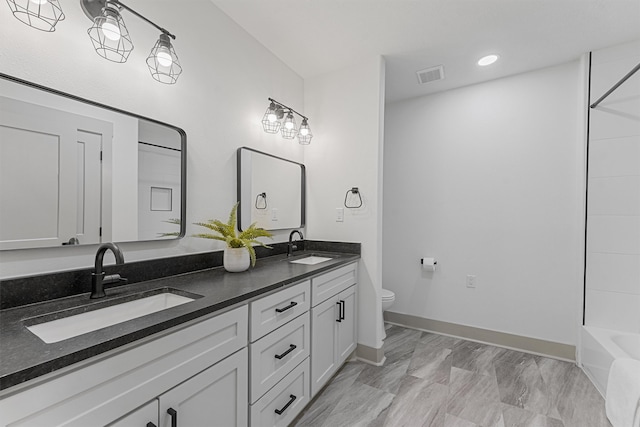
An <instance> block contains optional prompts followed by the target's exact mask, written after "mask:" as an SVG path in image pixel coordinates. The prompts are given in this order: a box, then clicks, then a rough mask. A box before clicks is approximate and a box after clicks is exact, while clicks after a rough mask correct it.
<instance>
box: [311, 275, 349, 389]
mask: <svg viewBox="0 0 640 427" xmlns="http://www.w3.org/2000/svg"><path fill="white" fill-rule="evenodd" d="M356 283H357V264H356V263H354V264H349V265H347V266H345V267H341V268H338V269H336V270H333V271H330V272H329V273H326V274H323V275H321V276H318V277H316V278H313V279H312V280H311V289H312V299H311V301H312V305H313V308H312V309H311V325H312V330H311V337H312V340H311V397H313V396H315V395H316V393H317V392H318V391H319V390H320V389H321V388H322V387H323V386H324V385H325V384H326V382H327V381H328V380H329V379H330V378H331V376H332V375H333V374H334V373H335V372H336V371H337V370H338V368H339V367H340V366H341V365H342V363H344V361H345V360H346V359H347V357H348V356H349V355H350V354H351V352H353V350H355V348H356V339H357V329H356V328H357V322H356V319H357V292H356V288H357V287H356Z"/></svg>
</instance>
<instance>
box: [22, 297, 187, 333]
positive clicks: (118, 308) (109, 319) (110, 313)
mask: <svg viewBox="0 0 640 427" xmlns="http://www.w3.org/2000/svg"><path fill="white" fill-rule="evenodd" d="M190 301H193V298H188V297H183V296H181V295H176V294H172V293H169V292H165V293H160V294H156V295H152V296H149V297H146V298H140V299H137V300H134V301H128V302H123V303H120V304H116V305H112V306H109V307H105V308H101V309H98V310H93V311H88V312H85V313H81V314H76V315H74V316H69V317H63V318H62V319H56V320H52V321H49V322H44V323H39V324H37V325H32V326H27V329H29V330H30V331H31V332H33V333H34V334H36V335H37V336H38V337H39V338H40V339H41V340H42V341H44V342H46V343H47V344H49V343H54V342H58V341H62V340H66V339H68V338H73V337H76V336H78V335H82V334H86V333H87V332H92V331H96V330H98V329H102V328H106V327H107V326H112V325H116V324H118V323H122V322H126V321H127V320H131V319H136V318H138V317H142V316H146V315H147V314H151V313H155V312H158V311H162V310H165V309H167V308H171V307H175V306H177V305H180V304H184V303H187V302H190Z"/></svg>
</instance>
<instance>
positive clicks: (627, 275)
mask: <svg viewBox="0 0 640 427" xmlns="http://www.w3.org/2000/svg"><path fill="white" fill-rule="evenodd" d="M587 289H589V290H599V291H612V292H624V293H628V294H635V295H640V255H638V254H607V253H600V252H598V253H589V254H588V255H587Z"/></svg>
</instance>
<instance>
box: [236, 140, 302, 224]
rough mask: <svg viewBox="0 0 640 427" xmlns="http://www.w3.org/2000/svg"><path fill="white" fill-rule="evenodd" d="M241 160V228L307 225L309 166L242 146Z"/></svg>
mask: <svg viewBox="0 0 640 427" xmlns="http://www.w3.org/2000/svg"><path fill="white" fill-rule="evenodd" d="M237 156H238V158H237V160H238V200H239V201H240V206H239V207H238V228H239V229H240V230H242V229H243V227H244V228H246V227H249V225H250V224H252V223H254V222H255V223H256V225H257V226H258V227H261V228H264V229H265V230H283V229H291V228H300V227H304V224H305V190H304V189H305V168H304V165H303V164H301V163H296V162H293V161H291V160H286V159H283V158H281V157H277V156H273V155H271V154H267V153H263V152H260V151H256V150H252V149H250V148H246V147H242V148H239V149H238V152H237Z"/></svg>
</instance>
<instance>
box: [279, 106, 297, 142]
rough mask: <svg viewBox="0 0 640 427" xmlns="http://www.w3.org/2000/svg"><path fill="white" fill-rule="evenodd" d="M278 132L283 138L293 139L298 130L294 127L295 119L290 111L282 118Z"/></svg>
mask: <svg viewBox="0 0 640 427" xmlns="http://www.w3.org/2000/svg"><path fill="white" fill-rule="evenodd" d="M280 133H282V137H283V138H284V139H293V138H295V137H296V135H297V134H298V130H297V129H296V120H295V118H294V117H293V113H292V112H291V111H289V112H288V113H287V118H286V119H284V122H283V123H282V127H281V128H280Z"/></svg>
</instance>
